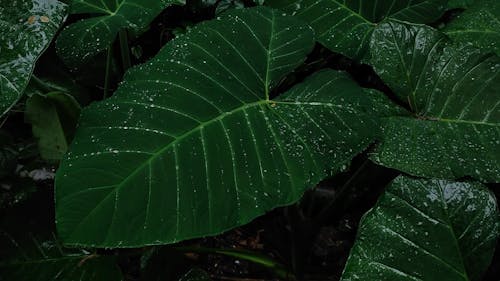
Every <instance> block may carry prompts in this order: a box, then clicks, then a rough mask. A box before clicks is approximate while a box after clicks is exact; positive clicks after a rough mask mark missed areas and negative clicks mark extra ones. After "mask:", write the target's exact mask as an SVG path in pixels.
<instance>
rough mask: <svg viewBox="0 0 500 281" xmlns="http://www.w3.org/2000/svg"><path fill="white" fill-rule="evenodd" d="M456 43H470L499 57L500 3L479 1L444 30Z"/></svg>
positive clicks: (486, 0)
mask: <svg viewBox="0 0 500 281" xmlns="http://www.w3.org/2000/svg"><path fill="white" fill-rule="evenodd" d="M444 32H445V33H446V34H447V35H448V36H450V37H451V38H452V39H453V40H455V41H457V42H464V43H468V42H470V43H472V44H473V45H475V46H476V47H478V48H481V49H482V50H484V51H485V52H495V53H496V54H497V55H499V56H500V1H498V0H480V1H476V3H475V5H474V6H472V7H471V8H470V9H467V10H466V11H465V12H463V13H462V14H460V15H459V16H458V17H457V18H456V19H454V20H453V21H451V23H450V24H449V25H448V26H447V27H446V28H445V29H444Z"/></svg>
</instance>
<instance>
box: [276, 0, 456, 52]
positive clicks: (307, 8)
mask: <svg viewBox="0 0 500 281" xmlns="http://www.w3.org/2000/svg"><path fill="white" fill-rule="evenodd" d="M445 2H446V1H443V0H398V1H396V0H378V1H359V0H271V1H269V2H266V3H268V4H270V5H271V6H272V7H276V8H280V9H282V10H284V11H286V12H288V13H290V14H293V15H295V16H297V17H299V18H301V19H303V20H305V21H307V22H308V23H309V24H310V25H311V26H312V27H313V28H314V31H315V32H316V35H317V36H316V37H317V40H318V41H319V42H320V43H321V44H323V45H324V46H325V47H327V48H328V49H330V50H332V51H334V52H338V53H341V54H343V55H345V56H348V57H351V58H356V59H360V58H363V57H364V55H365V53H366V52H367V50H368V45H369V42H370V36H371V34H372V32H373V30H374V28H375V27H376V25H377V23H379V22H381V21H383V20H385V19H386V18H388V17H391V18H395V19H400V20H405V21H409V22H414V23H428V22H432V21H434V20H436V19H438V18H439V17H440V16H441V15H442V13H443V12H444V8H445V4H446V3H445Z"/></svg>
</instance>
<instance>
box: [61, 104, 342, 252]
mask: <svg viewBox="0 0 500 281" xmlns="http://www.w3.org/2000/svg"><path fill="white" fill-rule="evenodd" d="M279 104H283V105H297V106H298V105H309V106H327V107H339V108H342V106H340V105H337V104H333V103H331V102H319V101H307V102H300V101H276V100H259V101H256V102H252V103H247V104H243V105H241V106H239V107H236V108H234V109H232V110H230V111H227V112H224V113H221V114H220V115H218V116H217V117H215V118H213V119H210V120H208V121H205V122H202V123H200V124H198V125H197V126H196V127H194V128H192V129H190V130H189V131H187V132H186V133H184V134H182V135H180V136H179V137H177V138H176V139H174V140H173V141H171V142H170V143H168V144H167V145H165V146H164V147H163V148H161V149H159V150H158V151H156V152H154V153H153V154H152V155H151V156H150V157H149V158H148V159H147V160H146V161H144V162H143V163H142V164H140V165H139V166H138V167H137V168H136V169H134V170H133V171H132V172H131V173H130V174H129V175H128V176H127V177H125V178H124V179H123V180H122V181H121V182H120V183H118V184H116V185H110V186H115V188H113V189H112V190H111V191H110V192H109V193H108V194H106V196H104V197H103V198H102V200H101V201H100V202H99V203H98V204H97V205H96V206H95V207H94V208H93V209H92V210H91V211H90V212H89V213H88V214H87V215H86V216H85V217H84V218H82V219H81V220H80V222H79V223H78V225H76V227H75V228H73V229H74V230H73V232H72V233H71V234H70V235H68V238H67V239H66V240H69V239H70V238H71V237H72V236H73V235H74V234H75V233H79V231H78V230H79V228H80V227H81V226H82V225H83V224H84V223H85V222H86V221H87V219H88V218H89V217H90V216H91V215H92V214H93V213H94V212H96V211H97V210H98V209H99V207H100V206H101V205H102V204H103V203H104V202H105V201H106V199H108V198H109V196H111V195H112V194H113V193H114V192H116V191H117V190H119V189H120V188H122V187H123V186H124V185H125V184H126V183H127V182H128V181H129V180H131V179H133V178H134V176H135V175H136V174H138V173H139V172H140V171H142V169H144V168H145V167H147V166H148V165H150V164H151V161H153V160H154V159H156V158H157V157H160V156H161V155H163V153H165V151H167V150H168V149H170V148H172V147H174V146H175V145H176V144H177V143H178V142H180V141H182V140H183V139H185V138H187V137H188V136H190V135H192V134H193V133H195V132H198V131H200V130H202V129H203V128H204V127H205V126H208V125H210V124H213V123H215V122H219V121H221V120H222V119H224V118H225V117H226V116H228V115H232V114H234V113H237V112H239V111H245V110H246V109H248V108H252V107H257V106H260V105H270V106H273V107H274V106H276V105H279ZM69 196H71V194H70V195H69ZM62 200H64V198H63V199H62ZM69 244H72V243H69Z"/></svg>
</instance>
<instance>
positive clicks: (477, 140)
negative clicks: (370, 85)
mask: <svg viewBox="0 0 500 281" xmlns="http://www.w3.org/2000/svg"><path fill="white" fill-rule="evenodd" d="M371 57H372V59H371V61H372V64H373V66H374V68H375V70H376V72H377V73H378V74H379V75H380V77H381V78H382V79H383V80H384V82H385V83H386V84H388V85H389V86H390V87H391V89H392V90H393V91H394V92H395V94H396V95H397V96H398V97H399V98H400V99H401V101H403V102H405V101H408V103H409V104H410V107H411V108H412V111H413V113H414V114H415V115H416V118H411V117H407V118H405V117H394V118H388V119H386V120H385V125H384V141H383V142H382V143H381V144H380V145H379V146H378V148H377V151H376V153H375V154H374V156H373V159H375V160H376V161H377V162H379V163H381V164H383V165H385V166H389V167H392V168H395V169H399V170H402V171H404V172H407V173H410V174H414V175H419V176H425V177H441V178H461V177H464V176H473V177H475V178H478V179H481V180H483V181H489V182H498V181H500V157H498V156H499V155H500V145H499V139H500V130H499V126H500V108H499V106H498V105H499V104H500V95H498V89H499V88H500V76H499V73H500V59H499V57H498V56H495V55H493V54H484V53H482V52H481V51H479V50H478V49H475V48H473V47H472V46H470V45H469V44H464V45H453V44H451V43H450V42H449V41H448V39H447V38H446V36H445V35H444V34H442V33H440V32H438V31H436V30H434V29H432V28H431V27H427V26H423V25H411V24H404V23H398V22H390V23H385V24H383V25H381V26H379V27H378V28H377V29H376V31H375V32H374V34H373V38H372V43H371ZM401 155H404V156H405V157H401Z"/></svg>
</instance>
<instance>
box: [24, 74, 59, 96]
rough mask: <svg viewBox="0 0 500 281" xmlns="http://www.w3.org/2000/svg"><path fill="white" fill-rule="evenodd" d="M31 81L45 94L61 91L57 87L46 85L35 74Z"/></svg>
mask: <svg viewBox="0 0 500 281" xmlns="http://www.w3.org/2000/svg"><path fill="white" fill-rule="evenodd" d="M31 81H33V83H34V84H35V85H36V86H37V87H38V88H40V90H42V91H43V92H53V91H54V90H56V91H61V89H58V88H56V87H53V86H51V85H49V84H47V83H45V82H44V81H43V80H42V79H40V78H38V77H36V76H35V75H34V74H33V75H31Z"/></svg>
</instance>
